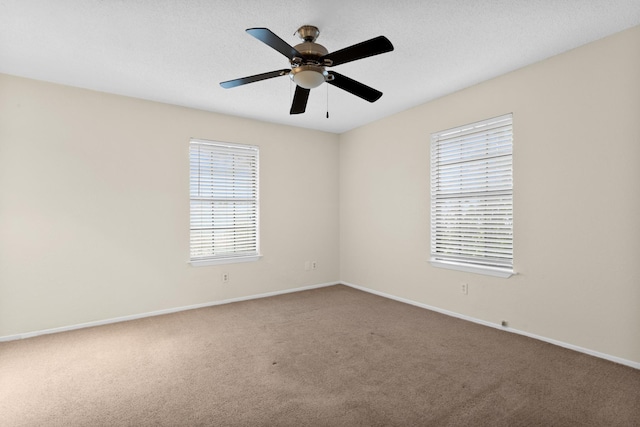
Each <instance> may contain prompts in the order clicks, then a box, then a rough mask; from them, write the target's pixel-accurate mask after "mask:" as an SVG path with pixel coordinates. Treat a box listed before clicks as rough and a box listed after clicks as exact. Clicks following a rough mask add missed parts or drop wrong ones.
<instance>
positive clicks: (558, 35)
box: [0, 0, 640, 133]
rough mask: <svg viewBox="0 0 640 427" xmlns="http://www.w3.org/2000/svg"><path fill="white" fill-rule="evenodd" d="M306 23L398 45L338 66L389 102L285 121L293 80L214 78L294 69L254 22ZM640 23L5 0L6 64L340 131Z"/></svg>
mask: <svg viewBox="0 0 640 427" xmlns="http://www.w3.org/2000/svg"><path fill="white" fill-rule="evenodd" d="M304 24H311V25H315V26H317V27H319V28H320V37H319V38H318V40H317V42H318V43H320V44H322V45H324V46H325V47H326V48H327V49H328V50H329V52H332V51H335V50H338V49H341V48H343V47H347V46H350V45H352V44H355V43H359V42H361V41H364V40H368V39H370V38H373V37H376V36H379V35H384V36H386V37H387V38H388V39H389V40H391V42H392V43H393V45H394V46H395V50H394V51H393V52H390V53H385V54H382V55H378V56H374V57H370V58H365V59H362V60H359V61H354V62H352V63H348V64H344V65H341V66H337V67H335V68H334V70H335V71H338V72H339V73H341V74H344V75H347V76H348V77H351V78H352V79H355V80H358V81H360V82H362V83H365V84H367V85H369V86H372V87H374V88H376V89H378V90H380V91H382V92H383V93H384V95H383V96H382V98H380V100H378V101H377V102H375V103H373V104H370V103H368V102H366V101H363V100H362V99H360V98H357V97H355V96H353V95H351V94H349V93H346V92H344V91H342V90H340V89H338V88H336V87H334V86H329V85H326V84H325V85H322V86H320V87H318V88H316V89H313V90H312V91H311V95H310V97H309V103H308V105H307V111H306V113H304V114H301V115H293V116H290V115H289V108H290V101H291V96H292V93H293V90H294V87H293V86H292V83H291V82H290V80H289V78H288V77H278V78H274V79H270V80H265V81H260V82H256V83H252V84H248V85H245V86H241V87H236V88H233V89H222V88H221V87H220V86H219V84H218V83H219V82H221V81H224V80H231V79H235V78H238V77H245V76H249V75H253V74H259V73H263V72H267V71H273V70H278V69H282V68H287V67H288V66H289V64H288V60H287V58H285V57H284V56H283V55H281V54H280V53H278V52H277V51H275V50H273V49H271V48H270V47H268V46H267V45H265V44H263V43H261V42H260V41H258V40H257V39H255V38H253V37H251V36H250V35H248V34H247V33H245V31H244V30H245V29H247V28H251V27H267V28H269V29H270V30H271V31H273V32H274V33H276V34H277V35H278V36H280V37H281V38H282V39H284V40H285V41H286V42H288V43H289V44H291V45H295V44H297V43H299V42H300V40H299V39H298V38H297V37H296V36H294V35H293V34H294V32H295V31H296V30H297V29H298V27H299V26H301V25H304ZM636 25H640V0H393V1H389V0H324V1H318V0H270V1H259V0H0V73H6V74H12V75H18V76H24V77H29V78H33V79H38V80H46V81H51V82H56V83H62V84H66V85H71V86H78V87H83V88H89V89H94V90H98V91H104V92H111V93H116V94H121V95H127V96H132V97H137V98H143V99H149V100H154V101H160V102H165V103H170V104H176V105H181V106H187V107H193V108H198V109H202V110H207V111H214V112H219V113H225V114H231V115H236V116H243V117H250V118H253V119H258V120H264V121H268V122H274V123H281V124H287V125H292V126H301V127H305V128H310V129H319V130H324V131H329V132H335V133H342V132H345V131H347V130H350V129H353V128H355V127H358V126H361V125H364V124H366V123H369V122H371V121H374V120H377V119H379V118H382V117H385V116H388V115H390V114H393V113H396V112H400V111H403V110H406V109H408V108H411V107H413V106H416V105H419V104H422V103H424V102H427V101H429V100H432V99H434V98H438V97H440V96H443V95H445V94H448V93H451V92H454V91H457V90H460V89H462V88H465V87H468V86H471V85H473V84H476V83H478V82H481V81H483V80H487V79H489V78H492V77H495V76H498V75H501V74H504V73H506V72H509V71H511V70H515V69H517V68H520V67H523V66H525V65H528V64H531V63H533V62H537V61H540V60H542V59H544V58H548V57H550V56H553V55H556V54H558V53H561V52H564V51H567V50H569V49H572V48H575V47H577V46H580V45H583V44H585V43H588V42H591V41H594V40H597V39H600V38H603V37H605V36H607V35H609V34H613V33H616V32H619V31H621V30H623V29H626V28H629V27H632V26H636ZM327 86H329V88H328V98H329V99H328V105H329V112H330V117H329V118H328V119H327V118H326V117H325V114H326V109H327ZM0 96H1V94H0Z"/></svg>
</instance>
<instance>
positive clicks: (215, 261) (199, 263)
mask: <svg viewBox="0 0 640 427" xmlns="http://www.w3.org/2000/svg"><path fill="white" fill-rule="evenodd" d="M260 258H262V255H251V256H242V257H229V258H211V259H200V260H192V261H189V264H191V266H192V267H206V266H209V265H222V264H235V263H239V262H253V261H258V260H259V259H260Z"/></svg>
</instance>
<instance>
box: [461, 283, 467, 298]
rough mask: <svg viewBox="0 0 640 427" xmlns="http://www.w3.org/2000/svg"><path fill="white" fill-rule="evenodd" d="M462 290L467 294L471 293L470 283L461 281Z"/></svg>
mask: <svg viewBox="0 0 640 427" xmlns="http://www.w3.org/2000/svg"><path fill="white" fill-rule="evenodd" d="M460 292H462V293H463V294H464V295H467V294H468V293H469V285H468V284H467V283H460Z"/></svg>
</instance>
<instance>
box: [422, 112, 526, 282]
mask: <svg viewBox="0 0 640 427" xmlns="http://www.w3.org/2000/svg"><path fill="white" fill-rule="evenodd" d="M512 148H513V128H512V115H511V114H508V115H505V116H501V117H497V118H494V119H490V120H485V121H482V122H478V123H473V124H470V125H466V126H461V127H458V128H455V129H449V130H445V131H442V132H437V133H434V134H432V135H431V259H430V261H431V263H432V264H433V265H434V266H437V267H445V268H452V269H456V270H462V271H470V272H475V273H483V274H490V275H495V276H500V277H509V276H510V275H511V274H513V178H512V175H513V174H512V172H513V170H512V151H513V149H512Z"/></svg>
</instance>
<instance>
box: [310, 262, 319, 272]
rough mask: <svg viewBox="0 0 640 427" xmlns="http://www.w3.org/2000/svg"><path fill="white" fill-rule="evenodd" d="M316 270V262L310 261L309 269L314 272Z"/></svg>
mask: <svg viewBox="0 0 640 427" xmlns="http://www.w3.org/2000/svg"><path fill="white" fill-rule="evenodd" d="M317 268H318V261H311V269H312V270H315V269H317Z"/></svg>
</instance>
